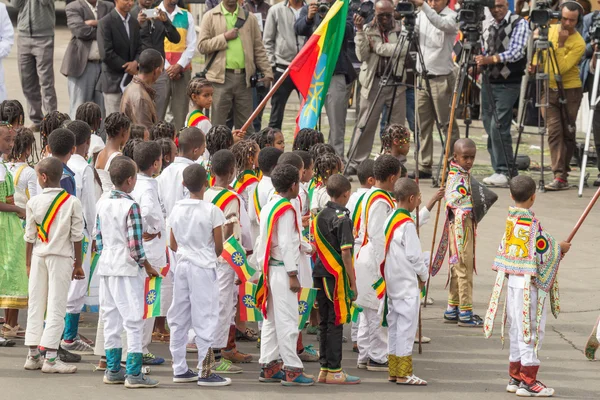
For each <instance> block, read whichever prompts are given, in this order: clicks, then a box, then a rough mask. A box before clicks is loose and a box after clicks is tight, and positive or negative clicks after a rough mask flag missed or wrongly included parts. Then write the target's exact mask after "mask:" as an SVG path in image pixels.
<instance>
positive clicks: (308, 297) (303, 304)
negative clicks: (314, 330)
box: [298, 288, 317, 329]
mask: <svg viewBox="0 0 600 400" xmlns="http://www.w3.org/2000/svg"><path fill="white" fill-rule="evenodd" d="M316 298H317V289H312V288H302V290H300V291H299V292H298V329H302V328H304V325H306V321H308V316H309V315H310V310H312V307H313V305H314V304H315V299H316Z"/></svg>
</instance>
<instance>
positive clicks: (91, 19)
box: [60, 0, 114, 119]
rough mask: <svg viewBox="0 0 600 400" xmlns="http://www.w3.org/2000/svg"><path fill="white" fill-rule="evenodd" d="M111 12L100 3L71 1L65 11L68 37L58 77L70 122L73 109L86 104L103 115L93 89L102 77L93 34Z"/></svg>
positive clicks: (100, 100)
mask: <svg viewBox="0 0 600 400" xmlns="http://www.w3.org/2000/svg"><path fill="white" fill-rule="evenodd" d="M113 8H114V5H113V4H112V3H110V2H108V1H104V0H75V1H73V2H71V3H69V5H67V7H66V9H65V12H66V14H67V25H68V26H69V29H70V30H71V35H72V37H71V41H70V42H69V45H68V46H67V50H66V52H65V57H64V58H63V62H62V66H61V67H60V73H61V74H63V75H64V76H66V77H67V79H68V90H69V103H70V109H69V115H70V116H71V119H75V113H76V111H77V107H79V106H80V105H81V104H83V103H85V102H88V101H92V102H94V103H96V104H98V105H99V106H100V109H101V110H102V112H103V113H104V99H103V98H102V93H101V92H100V91H98V90H97V88H96V85H97V84H98V81H99V80H100V75H101V74H102V66H101V62H102V60H101V59H100V51H99V50H98V42H97V40H96V35H97V33H96V30H97V26H98V20H100V19H102V18H103V17H104V16H105V15H108V13H109V12H110V11H111V10H112V9H113ZM103 115H104V114H103Z"/></svg>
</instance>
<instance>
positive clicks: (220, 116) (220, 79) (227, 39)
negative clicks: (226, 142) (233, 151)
mask: <svg viewBox="0 0 600 400" xmlns="http://www.w3.org/2000/svg"><path fill="white" fill-rule="evenodd" d="M198 51H200V53H202V54H205V55H206V56H207V59H208V60H210V59H211V58H212V59H213V62H212V64H211V65H210V68H209V69H208V71H207V73H206V79H207V80H208V81H209V82H211V83H212V84H213V86H214V94H213V103H212V113H211V119H212V121H211V122H212V123H213V125H225V122H226V120H227V115H228V114H229V110H230V109H231V107H233V108H234V110H235V113H234V126H235V127H236V128H238V129H239V128H241V127H242V125H243V124H244V123H245V122H246V121H247V120H248V118H249V117H250V114H252V88H251V87H250V78H251V77H252V76H253V75H254V74H255V72H256V70H257V68H258V69H259V70H260V71H261V72H262V73H263V74H264V75H265V77H264V78H261V81H262V82H264V83H265V85H267V86H268V85H269V84H270V82H271V81H272V80H273V72H272V71H271V67H270V65H269V61H268V59H267V53H266V51H265V47H264V45H263V42H262V37H261V32H260V28H259V26H258V22H257V21H256V17H255V16H254V15H253V14H250V13H248V12H247V11H245V10H244V9H243V8H241V7H240V6H239V5H238V3H237V0H223V2H221V4H220V6H219V7H215V8H213V9H212V10H210V11H209V12H208V13H206V14H205V15H204V18H203V19H202V23H201V24H200V41H199V44H198ZM248 132H249V133H253V132H254V128H253V127H252V126H250V127H249V128H248Z"/></svg>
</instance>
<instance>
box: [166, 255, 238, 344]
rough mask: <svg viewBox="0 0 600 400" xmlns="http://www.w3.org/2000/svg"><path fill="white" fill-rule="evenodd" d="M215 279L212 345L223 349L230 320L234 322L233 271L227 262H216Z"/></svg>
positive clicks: (234, 291)
mask: <svg viewBox="0 0 600 400" xmlns="http://www.w3.org/2000/svg"><path fill="white" fill-rule="evenodd" d="M178 268H179V266H178ZM217 281H218V283H219V320H218V321H217V327H216V329H215V333H214V335H213V343H212V347H213V348H215V349H224V348H226V347H227V338H228V337H229V327H230V326H231V324H232V322H233V323H235V322H234V321H235V320H234V318H235V307H236V301H235V299H236V298H237V296H236V293H237V290H236V289H237V287H236V286H235V272H234V271H233V268H231V266H230V265H229V264H228V263H226V262H217ZM198 354H200V353H198Z"/></svg>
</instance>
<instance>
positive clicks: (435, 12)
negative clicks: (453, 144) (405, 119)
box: [409, 0, 460, 179]
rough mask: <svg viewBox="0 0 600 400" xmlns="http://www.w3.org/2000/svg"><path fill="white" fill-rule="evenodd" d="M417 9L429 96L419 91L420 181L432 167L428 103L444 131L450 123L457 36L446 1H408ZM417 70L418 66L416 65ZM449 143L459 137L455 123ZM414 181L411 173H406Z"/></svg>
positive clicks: (454, 17)
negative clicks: (429, 86) (453, 54)
mask: <svg viewBox="0 0 600 400" xmlns="http://www.w3.org/2000/svg"><path fill="white" fill-rule="evenodd" d="M411 2H412V3H413V4H414V5H415V6H416V7H421V11H420V12H419V14H418V16H417V24H416V29H417V32H418V33H419V44H420V46H421V50H422V51H423V59H424V63H425V68H427V76H428V78H429V83H430V84H431V95H430V94H429V93H428V92H427V91H425V90H419V93H418V96H419V101H418V104H417V106H418V109H419V121H420V134H419V136H420V138H421V164H420V165H419V178H423V179H426V178H431V171H432V166H433V127H434V125H435V118H434V114H433V110H432V109H431V100H433V103H434V104H435V111H436V112H437V116H438V118H439V121H440V124H441V125H442V127H444V129H445V130H446V129H447V127H448V123H449V120H450V107H449V104H450V101H451V99H452V92H453V89H454V82H455V80H456V77H455V72H454V62H453V61H452V49H453V47H454V40H455V39H456V34H457V33H458V26H459V25H458V22H457V21H456V13H455V12H454V11H452V10H451V9H450V8H448V0H428V2H427V3H425V2H424V0H411ZM417 68H418V69H419V72H421V73H422V71H420V69H421V66H420V65H419V64H417ZM452 126H453V128H452V138H451V140H452V141H456V140H457V139H458V138H459V136H460V134H459V131H458V125H457V124H456V121H454V123H453V125H452ZM409 177H412V178H414V174H409Z"/></svg>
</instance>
